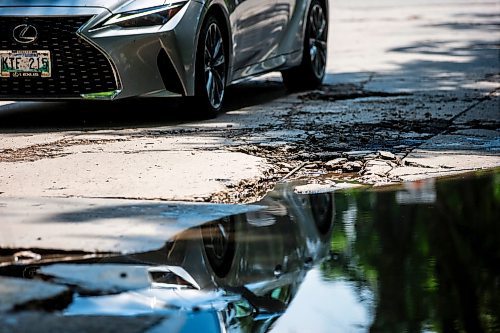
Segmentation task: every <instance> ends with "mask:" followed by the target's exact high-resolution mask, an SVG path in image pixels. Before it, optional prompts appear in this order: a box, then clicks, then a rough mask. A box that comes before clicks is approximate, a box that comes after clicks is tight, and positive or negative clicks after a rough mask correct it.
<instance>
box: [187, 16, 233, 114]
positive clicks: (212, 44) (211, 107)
mask: <svg viewBox="0 0 500 333" xmlns="http://www.w3.org/2000/svg"><path fill="white" fill-rule="evenodd" d="M225 45H226V41H225V36H224V34H223V32H222V29H221V25H220V23H219V21H218V20H217V19H216V18H215V17H214V16H209V17H208V18H207V19H206V20H205V23H204V24H203V27H202V29H201V32H200V36H199V40H198V47H197V50H196V67H195V97H193V98H192V99H191V102H192V104H193V105H192V106H193V107H194V110H195V111H196V113H197V114H198V115H199V116H201V117H203V118H213V117H215V116H216V115H217V114H218V113H219V112H220V110H221V109H222V106H223V102H224V97H225V90H226V78H227V51H226V49H225Z"/></svg>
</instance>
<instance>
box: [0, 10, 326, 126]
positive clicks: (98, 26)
mask: <svg viewBox="0 0 500 333" xmlns="http://www.w3.org/2000/svg"><path fill="white" fill-rule="evenodd" d="M327 34H328V0H227V1H222V0H135V1H134V0H8V1H5V0H4V1H0V61H1V66H0V100H54V99H57V100H59V99H92V100H96V99H97V100H114V99H121V98H127V97H163V96H185V97H186V100H187V101H189V102H190V103H193V105H194V106H196V107H197V109H198V110H203V112H204V115H205V116H207V117H210V116H215V115H216V114H217V113H218V112H219V111H220V110H221V108H222V106H223V102H224V97H225V90H226V86H227V85H229V84H232V83H235V82H237V81H240V80H242V79H245V78H248V77H251V76H255V75H258V74H263V73H267V72H270V71H277V70H278V71H281V73H282V76H283V81H284V83H285V86H286V87H287V88H288V89H290V90H300V89H310V88H315V87H317V86H318V85H320V84H321V82H322V79H323V76H324V73H325V67H326V58H327V55H326V52H327V43H326V41H327Z"/></svg>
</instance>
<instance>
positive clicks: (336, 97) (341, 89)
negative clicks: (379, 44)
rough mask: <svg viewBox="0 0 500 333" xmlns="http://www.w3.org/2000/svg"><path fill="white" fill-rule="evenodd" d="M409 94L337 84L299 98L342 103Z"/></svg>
mask: <svg viewBox="0 0 500 333" xmlns="http://www.w3.org/2000/svg"><path fill="white" fill-rule="evenodd" d="M409 95H410V94H408V93H404V92H401V93H390V92H384V91H371V90H365V89H364V88H363V87H362V86H360V85H355V84H335V85H328V86H323V87H321V89H319V90H316V91H313V92H310V93H307V94H303V95H301V96H299V98H300V99H301V100H305V101H308V100H316V101H341V100H348V99H358V98H367V97H398V96H409Z"/></svg>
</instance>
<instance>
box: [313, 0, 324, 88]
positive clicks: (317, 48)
mask: <svg viewBox="0 0 500 333" xmlns="http://www.w3.org/2000/svg"><path fill="white" fill-rule="evenodd" d="M327 25H328V22H327V21H326V15H325V12H324V10H323V7H321V5H320V4H317V3H316V4H314V5H313V7H312V8H311V11H310V12H309V29H310V30H309V55H310V57H311V58H310V59H311V64H312V67H313V71H314V74H315V75H316V77H318V78H321V77H322V76H323V74H324V72H325V67H326V52H327V41H326V39H327Z"/></svg>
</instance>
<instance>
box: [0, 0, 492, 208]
mask: <svg viewBox="0 0 500 333" xmlns="http://www.w3.org/2000/svg"><path fill="white" fill-rule="evenodd" d="M498 9H499V3H498V1H478V2H473V3H470V2H466V1H446V0H440V1H432V2H428V3H422V2H416V1H409V2H405V4H404V5H401V4H400V2H397V1H389V0H387V1H383V2H381V3H377V4H376V5H375V4H369V5H367V4H366V2H364V1H347V0H339V1H336V2H333V3H332V4H331V18H330V19H331V21H330V25H331V34H330V39H329V47H330V49H329V63H328V74H327V76H326V78H325V85H324V87H322V89H320V90H317V91H311V92H302V93H297V94H287V93H286V91H285V90H284V88H283V87H282V85H281V81H280V77H279V75H276V74H270V75H267V76H265V77H262V78H258V79H254V80H251V81H248V82H245V83H242V84H239V85H237V86H234V87H231V88H230V90H229V94H228V95H229V97H228V107H227V111H226V112H225V113H224V114H222V115H220V116H219V117H218V118H217V119H214V120H209V121H196V120H194V119H191V118H190V116H189V115H188V114H187V113H186V110H184V109H183V105H182V104H181V103H180V102H179V100H176V99H171V100H135V101H122V102H118V103H112V104H110V103H101V104H93V103H80V104H74V103H71V104H67V103H46V104H42V103H1V104H0V199H1V198H9V199H10V198H29V197H58V198H61V197H63V198H66V197H71V198H99V199H106V198H107V199H118V198H119V199H145V200H180V201H207V202H231V203H240V202H252V201H255V200H257V199H258V198H260V197H261V196H262V195H263V194H264V193H265V192H266V191H267V190H269V189H270V188H272V187H273V185H274V184H275V183H276V182H278V181H281V180H290V179H306V180H307V181H309V182H311V183H318V184H321V185H325V184H326V185H331V186H332V187H334V186H335V184H336V183H337V182H339V181H341V182H345V181H346V180H347V181H358V182H361V183H365V184H373V185H384V184H391V183H394V182H401V181H408V180H418V179H422V178H427V177H434V176H443V175H451V174H457V173H462V172H469V171H474V170H478V169H485V168H496V167H498V166H500V154H499V149H500V139H499V119H500V83H499V78H500V74H499V68H500V63H499V39H498V34H497V32H498V25H499V24H500V15H498V14H495V13H498V12H499V11H498Z"/></svg>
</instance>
